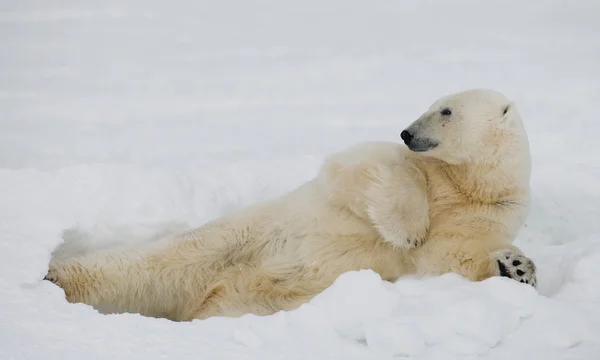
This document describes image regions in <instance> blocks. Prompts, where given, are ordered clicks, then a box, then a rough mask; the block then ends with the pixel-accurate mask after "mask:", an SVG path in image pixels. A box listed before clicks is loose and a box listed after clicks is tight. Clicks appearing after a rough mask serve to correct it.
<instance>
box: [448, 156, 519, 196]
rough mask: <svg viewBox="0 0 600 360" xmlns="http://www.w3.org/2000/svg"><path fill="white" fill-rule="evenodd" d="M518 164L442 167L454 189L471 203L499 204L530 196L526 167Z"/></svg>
mask: <svg viewBox="0 0 600 360" xmlns="http://www.w3.org/2000/svg"><path fill="white" fill-rule="evenodd" d="M515 165H516V164H505V163H503V162H500V163H497V164H490V163H488V164H478V165H474V164H467V165H448V164H443V165H442V166H441V170H442V171H443V172H444V175H445V177H446V178H447V179H448V181H449V182H451V183H452V185H453V187H454V188H455V189H456V190H457V191H458V192H460V193H461V194H463V195H465V196H466V197H468V198H469V199H470V200H472V201H475V202H481V203H496V202H499V201H505V200H514V201H518V200H519V199H520V198H521V197H523V196H526V195H527V193H528V183H529V176H528V172H527V171H526V170H525V168H524V166H515Z"/></svg>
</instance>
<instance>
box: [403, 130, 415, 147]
mask: <svg viewBox="0 0 600 360" xmlns="http://www.w3.org/2000/svg"><path fill="white" fill-rule="evenodd" d="M413 137H414V136H412V134H411V133H409V132H408V131H406V130H404V131H402V132H401V133H400V138H401V139H402V140H404V143H405V144H406V145H408V144H410V141H411V140H412V139H413Z"/></svg>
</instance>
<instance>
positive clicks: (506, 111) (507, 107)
mask: <svg viewBox="0 0 600 360" xmlns="http://www.w3.org/2000/svg"><path fill="white" fill-rule="evenodd" d="M513 106H514V102H512V101H511V102H509V103H508V104H506V105H504V106H503V107H502V116H501V118H502V121H505V120H506V119H508V114H509V113H510V111H511V110H512V108H513Z"/></svg>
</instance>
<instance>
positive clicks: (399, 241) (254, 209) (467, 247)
mask: <svg viewBox="0 0 600 360" xmlns="http://www.w3.org/2000/svg"><path fill="white" fill-rule="evenodd" d="M446 107H449V108H451V109H452V115H451V116H450V117H448V116H442V115H440V109H443V108H446ZM504 110H507V112H506V114H504ZM408 129H409V130H411V131H413V132H414V135H415V136H416V137H419V138H420V139H429V140H431V141H435V142H436V143H437V144H438V146H437V147H435V148H432V149H430V150H429V151H425V152H418V153H417V152H412V151H409V150H408V149H407V148H406V146H405V145H403V144H402V145H400V144H396V143H387V142H367V143H362V144H359V145H356V146H354V147H351V148H349V149H346V150H345V151H342V152H340V153H337V154H333V155H331V156H330V157H329V158H328V159H326V161H325V162H324V164H323V166H322V169H321V172H320V174H319V175H318V176H317V177H316V178H315V179H313V180H311V181H309V182H307V183H305V184H303V185H302V186H300V187H298V188H297V189H295V190H294V191H291V192H290V193H288V194H285V195H283V196H281V197H279V198H276V199H273V200H271V201H267V202H264V203H259V204H256V205H254V206H251V207H249V208H246V209H243V210H240V211H238V212H235V213H233V214H231V215H228V216H224V217H222V218H220V219H218V220H216V221H213V222H211V223H208V224H205V225H203V226H201V227H199V228H197V229H194V230H191V231H188V232H185V233H183V234H181V235H179V236H178V237H177V238H176V239H175V240H172V241H162V242H155V243H151V244H143V245H137V246H135V245H134V246H132V247H131V248H128V249H113V250H110V249H108V250H101V251H98V252H96V253H93V254H87V255H84V256H80V257H73V258H70V259H67V260H65V259H56V260H53V261H52V262H51V264H50V269H49V272H48V275H47V277H46V278H47V279H48V280H51V281H53V282H55V283H57V284H58V285H59V286H61V287H62V288H63V289H64V291H65V294H66V297H67V299H68V301H70V302H83V303H87V304H90V305H93V306H95V307H96V308H98V309H104V310H105V311H114V312H139V313H141V314H144V315H147V316H155V317H167V318H169V319H173V320H191V319H204V318H207V317H210V316H215V315H222V316H240V315H242V314H246V313H254V314H271V313H274V312H276V311H278V310H290V309H294V308H297V307H298V306H299V305H301V304H302V303H304V302H306V301H308V300H310V299H311V298H312V297H313V296H315V295H316V294H318V293H319V292H321V291H323V290H324V289H325V288H327V287H328V286H330V285H331V284H332V283H333V281H334V280H335V279H336V278H337V277H338V276H339V275H340V274H342V273H344V272H347V271H351V270H359V269H372V270H374V271H376V272H377V273H379V274H380V275H381V276H382V278H383V279H385V280H389V281H394V280H396V279H397V278H398V277H400V276H402V275H403V274H408V273H417V274H432V275H435V274H443V273H446V272H456V273H459V274H461V275H464V276H466V277H468V278H469V279H471V280H474V281H477V280H483V279H485V278H488V277H490V276H496V275H499V274H500V269H499V266H500V265H498V261H499V260H503V265H502V266H504V267H505V268H506V267H507V266H508V267H510V269H508V270H510V271H508V273H509V274H514V273H515V272H516V271H517V269H518V268H519V269H523V271H528V276H527V277H523V279H527V281H530V282H531V283H535V266H534V265H533V263H530V261H529V260H528V259H527V258H524V257H523V256H522V254H521V253H520V251H519V250H518V249H517V248H515V247H514V246H512V245H511V242H512V241H513V239H514V237H515V235H516V234H517V232H518V230H519V228H520V227H521V225H522V223H523V221H524V219H525V216H526V211H527V205H528V201H529V174H530V159H529V149H528V142H527V136H526V134H525V130H524V128H523V125H522V123H521V119H520V117H519V114H518V112H517V110H516V108H515V105H514V104H511V103H510V102H509V101H508V100H507V99H506V98H505V97H504V96H503V95H501V94H499V93H497V92H495V91H491V90H483V89H477V90H470V91H465V92H460V93H456V94H452V95H449V96H447V97H444V98H442V99H440V100H438V101H436V102H435V103H434V104H433V105H432V106H431V108H430V109H429V110H428V111H427V112H425V113H424V114H423V115H422V116H421V117H420V118H419V119H418V120H417V121H415V123H413V124H412V125H411V127H409V128H408ZM509 256H512V257H510V259H513V258H514V259H517V258H518V259H521V260H522V261H523V262H527V263H526V264H523V265H521V266H520V267H519V266H516V265H515V266H513V265H512V263H511V262H510V261H508V260H506V259H509ZM516 256H518V257H516ZM511 261H512V260H511ZM507 276H510V275H507ZM515 276H516V275H515ZM515 276H512V277H515ZM519 279H520V278H519Z"/></svg>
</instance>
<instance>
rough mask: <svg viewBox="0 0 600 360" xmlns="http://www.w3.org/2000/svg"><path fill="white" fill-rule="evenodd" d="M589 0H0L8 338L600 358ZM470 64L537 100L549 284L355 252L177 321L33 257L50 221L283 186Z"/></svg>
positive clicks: (66, 230)
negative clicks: (283, 307)
mask: <svg viewBox="0 0 600 360" xmlns="http://www.w3.org/2000/svg"><path fill="white" fill-rule="evenodd" d="M598 18H600V3H599V2H598V1H594V0H585V1H584V0H582V1H577V2H574V1H566V0H562V1H558V0H554V1H541V0H531V1H527V2H524V1H516V0H502V1H486V2H478V1H475V0H457V1H453V2H446V1H443V0H426V1H417V0H407V1H402V2H400V1H396V2H384V1H369V2H367V1H364V2H361V1H357V0H350V1H341V0H331V1H327V2H324V1H316V0H306V1H302V2H293V3H292V2H281V1H279V2H277V1H264V0H258V1H252V2H250V1H247V2H245V1H241V0H234V1H218V2H217V1H215V2H199V1H191V0H189V1H185V0H178V1H171V2H161V1H158V0H131V1H127V2H120V1H117V0H104V1H99V0H93V1H86V2H79V1H75V0H56V1H52V2H48V1H43V0H20V1H18V2H17V1H4V2H2V3H1V4H0V53H1V54H2V56H1V57H0V114H1V116H0V254H1V258H0V273H1V274H2V276H0V319H1V321H0V358H1V359H7V360H8V359H19V360H20V359H87V360H97V359H111V360H116V359H134V358H144V359H166V358H177V359H192V358H193V359H252V360H253V359H387V358H407V359H464V358H467V359H473V358H484V359H512V360H515V359H524V360H525V359H550V360H552V359H586V360H591V359H598V358H600V221H598V209H599V208H600V187H599V186H598V183H599V180H600V160H599V157H598V154H600V142H598V140H597V137H598V135H599V130H600V124H599V123H598V118H599V117H600V106H598V104H599V103H600V101H599V100H600V66H598V64H600V22H598V20H597V19H598ZM470 87H491V88H495V89H497V90H500V91H502V92H503V93H505V94H506V95H507V96H509V97H510V98H512V99H514V100H515V101H516V103H517V106H518V107H519V110H520V112H521V114H522V116H523V118H524V120H525V122H526V128H527V130H528V133H529V138H530V143H531V151H532V156H533V177H532V182H531V185H532V190H533V200H532V209H531V214H530V216H529V218H528V221H527V224H526V226H525V227H524V228H523V229H522V231H521V232H520V234H519V237H518V239H517V241H516V244H517V245H518V246H520V247H521V248H522V249H523V250H524V251H525V252H526V254H527V255H528V256H530V257H531V258H532V259H533V260H534V261H535V262H536V264H537V266H538V271H539V273H538V283H539V286H538V289H537V291H536V290H534V289H533V288H531V287H529V286H527V285H524V284H520V283H517V282H514V281H510V280H509V279H504V278H493V279H489V280H486V281H483V282H480V283H471V282H468V281H466V280H465V279H462V278H460V277H459V276H457V275H454V274H448V275H444V276H441V277H432V278H425V279H414V278H411V277H406V278H402V279H400V280H399V281H398V282H396V283H395V284H392V283H388V282H384V281H382V280H381V279H380V277H379V276H378V275H377V274H375V273H373V272H371V271H368V270H364V271H360V272H350V273H346V274H344V275H342V276H341V277H340V278H339V279H338V281H337V282H336V283H335V284H334V285H333V286H331V287H330V288H329V289H327V290H326V291H325V292H323V293H322V294H320V295H319V296H317V297H316V298H314V299H313V301H311V302H310V303H308V304H305V305H304V306H302V307H301V308H299V309H297V310H295V311H291V312H280V313H277V314H275V315H272V316H267V317H258V316H252V315H248V316H244V317H242V318H238V319H227V318H211V319H208V320H205V321H194V322H189V323H174V322H170V321H167V320H163V319H151V318H145V317H141V316H139V315H135V314H121V315H102V314H99V313H98V312H96V311H95V310H93V309H92V308H90V307H88V306H86V305H83V304H69V303H67V302H66V301H65V299H64V294H63V293H62V290H60V289H59V288H57V287H56V286H54V285H53V284H51V283H49V282H45V281H41V279H42V277H43V276H44V275H45V272H46V270H47V263H48V260H49V258H50V254H51V253H52V251H53V250H54V249H55V248H56V247H57V246H59V245H60V246H62V247H63V249H66V250H68V251H71V252H81V251H89V249H90V248H101V247H105V246H109V245H110V244H113V243H114V242H122V241H131V242H133V241H144V240H146V239H149V238H152V237H159V236H163V235H166V234H169V233H172V232H175V231H179V230H181V229H184V228H187V227H192V226H198V225H200V224H202V223H204V222H206V221H208V220H210V219H213V218H215V217H217V216H220V215H222V214H225V213H229V212H231V211H234V210H235V209H237V208H239V207H242V206H245V205H248V204H251V203H254V202H256V201H260V200H264V199H268V198H271V197H273V196H277V195H278V194H281V193H283V192H285V191H288V190H291V189H292V188H294V187H295V186H297V185H299V184H301V183H302V182H304V181H306V180H308V179H310V178H311V177H313V176H314V175H315V173H316V170H317V168H318V166H319V165H320V162H321V160H322V159H323V157H324V156H325V155H327V154H329V153H331V152H333V151H338V150H341V149H342V148H344V147H345V146H349V145H351V144H353V143H356V142H358V141H363V140H390V141H398V134H399V132H400V131H401V130H402V129H403V127H404V126H405V125H407V124H409V123H410V122H412V121H413V120H414V119H416V118H417V117H418V115H419V114H420V113H421V112H422V111H423V110H424V109H425V108H426V107H427V106H428V105H429V103H430V102H431V101H432V100H434V99H435V98H437V97H439V96H441V95H444V94H446V93H449V92H453V91H458V90H462V89H466V88H470ZM63 238H64V239H63ZM64 240H65V241H66V242H65V243H64V244H63V241H64ZM61 244H62V245H61Z"/></svg>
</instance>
